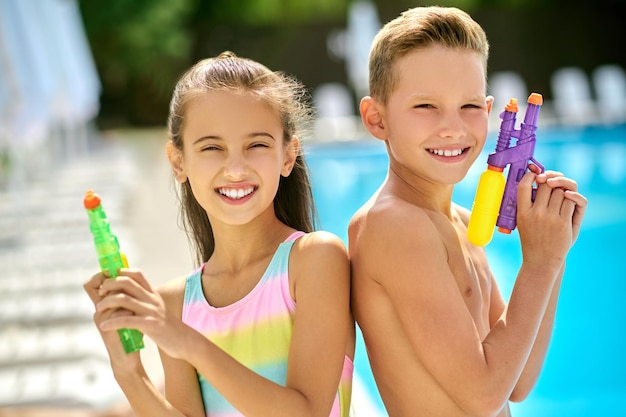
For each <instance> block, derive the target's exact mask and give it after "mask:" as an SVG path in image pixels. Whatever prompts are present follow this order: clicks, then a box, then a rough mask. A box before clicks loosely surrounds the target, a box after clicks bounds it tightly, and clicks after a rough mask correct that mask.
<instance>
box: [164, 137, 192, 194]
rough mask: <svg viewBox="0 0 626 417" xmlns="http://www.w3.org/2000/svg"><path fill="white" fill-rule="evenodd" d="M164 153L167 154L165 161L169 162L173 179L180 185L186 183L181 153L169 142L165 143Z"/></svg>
mask: <svg viewBox="0 0 626 417" xmlns="http://www.w3.org/2000/svg"><path fill="white" fill-rule="evenodd" d="M165 152H166V153H167V159H168V160H169V161H170V165H171V166H172V171H173V172H174V178H176V181H178V182H179V183H181V184H182V183H184V182H185V181H187V174H185V169H184V166H183V154H182V152H181V151H179V150H178V149H177V148H176V146H174V144H173V143H172V141H171V140H170V141H168V142H167V145H165Z"/></svg>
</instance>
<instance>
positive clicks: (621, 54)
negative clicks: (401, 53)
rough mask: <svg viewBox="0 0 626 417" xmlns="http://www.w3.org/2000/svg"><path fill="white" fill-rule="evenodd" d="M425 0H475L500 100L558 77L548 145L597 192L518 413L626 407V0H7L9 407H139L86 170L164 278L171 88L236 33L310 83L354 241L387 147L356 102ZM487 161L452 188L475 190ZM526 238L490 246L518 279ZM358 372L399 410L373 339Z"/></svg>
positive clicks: (365, 389)
mask: <svg viewBox="0 0 626 417" xmlns="http://www.w3.org/2000/svg"><path fill="white" fill-rule="evenodd" d="M429 4H439V5H448V6H457V7H460V8H462V9H464V10H466V11H467V12H469V13H470V14H471V15H472V17H473V18H474V19H475V20H476V21H478V22H479V23H480V24H481V26H482V27H483V28H484V29H485V31H486V32H487V36H488V38H489V41H490V45H491V53H490V60H489V69H488V72H489V89H490V93H491V94H493V95H494V96H495V97H496V103H495V108H496V109H501V108H502V107H503V106H504V105H505V104H506V102H508V99H509V98H510V97H517V98H518V99H519V100H520V102H523V101H525V98H526V97H527V96H528V94H529V92H531V91H536V92H540V93H542V94H543V96H544V100H545V101H544V106H543V108H542V111H541V119H540V130H539V133H538V145H537V156H538V158H539V159H540V160H541V161H543V162H544V165H546V166H549V167H554V168H556V169H560V170H563V171H566V172H567V173H568V174H569V175H571V176H573V177H574V178H576V179H577V180H579V184H580V186H581V190H583V192H584V193H585V194H586V195H587V196H588V198H589V200H590V208H589V212H588V214H587V218H586V225H585V229H584V230H583V233H582V234H581V238H580V239H579V242H578V243H577V245H576V246H575V248H574V250H573V253H572V256H571V257H570V258H571V259H572V261H571V262H570V264H569V265H568V272H567V277H566V281H565V284H564V290H563V297H562V301H561V307H560V310H559V316H558V318H557V326H556V328H555V339H554V343H553V345H552V347H551V350H550V353H549V357H548V360H547V363H546V368H545V371H544V373H543V374H542V377H541V379H540V381H539V383H538V386H537V388H536V390H535V391H534V392H533V394H532V396H531V398H529V399H528V400H527V401H526V402H525V403H524V405H519V406H518V405H515V406H514V407H515V408H514V415H516V416H541V415H546V416H548V415H568V416H581V417H582V416H585V417H586V416H592V415H597V414H602V410H606V411H607V413H608V411H609V410H610V411H611V413H612V415H626V412H622V414H619V413H620V411H615V410H619V409H623V406H622V405H621V404H618V399H619V398H624V394H626V385H625V383H624V381H623V374H624V372H625V371H626V362H625V359H624V357H623V351H624V349H626V341H625V338H624V333H625V331H626V318H625V316H626V314H625V313H626V311H625V309H624V307H623V305H624V303H623V295H624V290H625V289H626V283H625V282H626V281H625V280H624V278H626V276H625V275H626V274H625V272H624V270H623V268H620V267H619V262H618V259H620V256H622V253H623V249H624V244H623V240H622V239H621V236H623V234H624V233H625V232H626V197H625V194H624V192H625V191H626V168H625V167H626V125H625V122H626V75H625V74H624V69H625V68H626V53H625V51H624V44H625V42H626V25H624V24H623V22H624V19H625V18H626V1H624V0H597V1H595V2H593V4H590V3H589V2H582V1H576V0H570V1H566V0H501V1H496V0H459V1H448V0H442V1H438V2H428V1H421V2H420V1H408V0H376V1H375V0H239V1H237V2H233V1H231V0H177V1H171V0H132V1H131V0H108V1H88V0H83V1H78V0H0V416H54V415H59V416H71V415H76V416H87V415H93V416H122V415H129V416H130V415H132V413H130V412H129V411H128V409H127V407H126V404H125V401H124V398H123V396H122V395H121V393H120V392H119V389H118V388H117V385H116V383H115V381H114V380H113V378H112V375H111V372H110V369H109V366H108V360H107V356H106V352H104V348H103V346H102V345H101V342H100V339H99V336H98V334H97V332H96V331H95V328H94V327H93V324H92V322H91V316H92V311H93V308H92V306H91V304H90V302H89V300H88V299H87V296H86V295H85V294H84V293H83V291H82V283H83V282H84V281H85V280H86V279H88V278H89V276H91V275H92V274H93V273H94V272H95V270H96V269H97V258H96V256H95V251H94V249H93V243H92V238H91V235H90V233H89V230H88V226H87V217H86V215H85V213H84V209H83V208H82V204H81V199H82V197H83V194H84V192H85V191H86V189H88V188H94V189H95V190H96V192H98V193H99V194H100V195H101V196H102V198H103V206H104V207H105V210H107V212H108V214H109V217H110V220H111V223H112V225H113V232H114V233H116V234H117V235H118V237H119V239H120V242H121V244H122V248H123V249H124V251H125V252H126V253H127V254H128V256H129V259H130V263H131V266H136V267H140V268H141V269H142V270H144V272H145V273H146V275H147V276H148V277H149V279H150V280H151V282H152V283H153V284H154V285H159V284H161V283H163V282H165V281H166V280H168V279H170V278H172V277H175V276H179V275H183V274H185V273H186V272H187V271H188V270H189V269H190V268H191V267H192V256H191V253H190V251H189V250H188V246H187V241H186V237H185V235H184V233H183V232H182V230H181V228H180V227H179V224H178V221H177V219H178V217H177V216H178V214H177V211H178V207H177V201H176V197H175V195H174V192H173V189H172V186H173V184H172V181H171V178H170V175H169V172H168V167H167V164H166V158H165V155H164V152H163V151H164V144H165V141H166V140H167V139H166V134H165V129H164V126H165V121H166V117H167V111H168V104H169V99H170V96H171V92H172V89H173V87H174V85H175V83H176V81H177V79H178V78H179V77H180V76H181V75H182V73H183V72H184V71H185V70H186V69H187V68H188V67H189V66H191V65H192V64H194V63H195V62H196V61H198V60H200V59H203V58H206V57H209V56H215V55H217V54H219V53H220V52H222V51H224V50H231V51H234V52H235V53H237V54H238V55H240V56H245V57H248V58H252V59H255V60H258V61H260V62H262V63H263V64H265V65H266V66H268V67H269V68H271V69H274V70H281V71H284V72H286V73H289V74H292V75H294V76H295V77H297V78H298V79H299V80H301V81H302V82H303V83H304V84H305V85H306V86H307V87H308V88H309V89H310V92H311V96H312V100H313V104H314V105H315V107H316V109H317V114H318V117H317V119H316V123H315V125H314V129H313V130H312V131H311V133H310V137H308V138H307V145H306V146H307V152H308V154H309V155H308V156H309V163H310V166H311V171H312V178H313V185H314V193H315V196H316V200H317V201H318V206H319V207H318V208H319V211H320V218H321V225H322V227H323V228H325V229H328V230H331V231H333V232H335V233H337V234H338V235H339V236H341V237H342V238H343V239H344V241H345V240H346V235H345V228H346V226H347V221H348V220H349V217H350V215H351V214H352V213H353V212H354V210H356V209H357V208H358V207H359V206H360V205H361V204H362V203H363V202H364V201H365V199H366V198H367V197H368V196H369V195H370V194H371V193H372V192H373V191H374V190H375V189H376V188H377V186H378V185H379V184H380V182H381V181H382V179H383V178H384V173H385V169H386V163H387V160H386V155H385V151H384V147H382V146H381V144H380V143H379V142H377V141H374V140H373V139H371V138H369V137H368V136H367V135H366V134H365V132H364V131H363V129H362V128H361V123H360V119H359V118H358V116H357V106H358V101H359V99H360V98H361V97H362V96H363V95H366V94H367V56H368V53H369V47H370V44H371V40H372V38H373V37H374V35H375V33H376V31H377V30H378V29H379V28H380V26H381V25H382V24H383V23H385V22H387V21H389V20H391V19H392V18H394V17H396V16H397V15H398V14H399V13H400V12H402V11H403V10H406V9H407V8H410V7H414V6H417V5H429ZM521 107H522V109H521V111H523V106H521ZM497 116H498V111H494V112H492V121H491V122H492V123H491V132H490V137H489V138H488V143H487V145H486V152H489V151H491V149H493V144H495V139H494V137H493V135H494V133H497V128H498V123H499V120H498V117H497ZM485 158H486V154H485ZM476 165H477V168H476V170H473V171H471V172H470V174H469V175H468V180H467V182H465V183H464V184H460V185H459V187H457V188H458V189H457V192H456V194H455V199H456V200H457V202H459V203H461V204H463V205H466V206H470V205H471V203H472V198H473V192H474V190H475V186H476V181H477V176H478V175H479V174H480V171H482V169H483V166H484V161H479V162H477V164H476ZM478 165H480V166H478ZM331 184H332V187H331V186H330V185H331ZM516 242H517V240H516V239H515V237H506V238H503V237H501V236H496V237H495V238H494V242H493V243H492V244H490V246H489V247H488V251H489V254H490V259H491V260H492V261H493V265H494V271H495V272H496V276H498V277H503V278H502V281H501V282H500V286H501V288H502V289H503V292H505V295H508V293H509V292H510V289H511V286H512V280H510V279H509V280H506V279H505V278H504V277H510V276H514V273H515V269H516V267H517V265H518V263H519V261H520V260H519V248H518V247H517V243H516ZM568 278H569V280H570V281H569V282H570V283H571V285H570V286H568ZM147 342H148V346H147V348H146V350H145V351H144V352H143V355H144V358H145V361H146V364H147V367H148V370H149V373H150V374H151V376H152V377H153V378H154V379H155V381H157V383H158V381H159V379H160V378H162V375H161V374H160V364H159V360H158V355H157V354H156V349H155V347H154V346H153V345H151V344H150V341H147ZM356 371H357V374H356V377H355V393H354V397H355V401H354V403H355V405H354V408H355V415H357V416H372V417H377V416H384V415H385V414H384V411H383V408H382V403H381V401H380V398H379V397H378V395H377V393H376V389H375V384H374V382H373V379H372V377H371V374H370V373H369V367H368V364H367V358H366V352H365V350H364V347H363V346H362V343H360V344H359V346H358V348H357V359H356ZM566 375H567V376H566ZM616 413H617V414H616Z"/></svg>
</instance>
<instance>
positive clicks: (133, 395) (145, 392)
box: [84, 273, 204, 417]
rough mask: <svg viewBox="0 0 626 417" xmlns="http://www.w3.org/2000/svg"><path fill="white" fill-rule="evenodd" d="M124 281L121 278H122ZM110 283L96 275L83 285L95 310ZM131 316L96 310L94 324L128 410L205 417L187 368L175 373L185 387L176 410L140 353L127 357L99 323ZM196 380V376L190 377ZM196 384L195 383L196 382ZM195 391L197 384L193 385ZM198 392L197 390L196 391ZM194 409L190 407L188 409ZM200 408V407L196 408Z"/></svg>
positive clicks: (114, 333) (113, 335)
mask: <svg viewBox="0 0 626 417" xmlns="http://www.w3.org/2000/svg"><path fill="white" fill-rule="evenodd" d="M122 279H124V278H122ZM108 281H113V280H105V277H104V275H102V274H101V273H98V274H96V275H94V276H93V277H92V278H91V279H90V280H89V281H87V282H86V283H85V285H84V288H85V291H86V292H87V294H88V295H89V298H91V300H92V302H93V303H94V304H95V305H96V306H98V305H99V303H100V302H101V301H102V300H103V297H104V293H103V292H102V290H101V287H102V285H103V284H104V283H105V282H108ZM129 314H131V313H130V312H129V311H127V310H116V309H104V310H102V309H98V308H97V309H96V313H95V315H94V322H95V324H96V326H97V328H98V329H99V331H100V334H101V336H102V339H103V341H104V344H105V346H106V349H107V352H108V354H109V358H110V362H111V367H112V370H113V374H114V376H115V379H116V381H117V382H118V384H119V386H120V388H121V389H122V391H123V392H124V395H125V396H126V398H127V400H128V402H129V404H130V406H131V407H132V409H133V411H134V412H135V414H136V415H137V416H156V415H158V416H175V417H180V416H186V417H201V416H202V417H204V410H203V407H202V400H201V399H200V395H199V392H198V393H197V395H194V392H193V389H192V388H193V379H191V378H190V377H189V376H190V375H191V374H190V373H189V372H188V371H189V370H188V368H190V367H189V365H188V364H180V365H181V366H180V368H179V371H177V372H176V374H177V375H178V377H177V378H176V379H177V380H178V383H179V385H180V386H187V388H188V392H187V394H186V402H185V403H186V404H188V406H187V407H185V408H179V409H176V408H175V407H173V406H172V404H170V403H169V402H168V401H167V400H166V399H165V398H164V397H163V396H162V395H161V393H160V392H159V390H158V389H157V388H156V387H155V386H154V384H153V383H152V381H151V380H150V378H149V377H148V374H147V373H146V371H145V368H144V367H143V364H142V362H141V356H140V352H133V353H130V354H127V353H126V352H125V351H124V348H123V347H122V344H121V343H120V339H119V335H118V333H117V331H104V330H102V329H101V323H102V322H104V321H106V320H110V319H114V318H115V317H122V316H128V315H129ZM193 375H194V376H195V372H194V373H193ZM196 381H197V380H196ZM195 385H196V387H197V385H198V384H197V382H196V383H195ZM196 390H197V388H196ZM190 405H193V406H190ZM198 405H199V406H198Z"/></svg>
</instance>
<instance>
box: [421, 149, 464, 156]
mask: <svg viewBox="0 0 626 417" xmlns="http://www.w3.org/2000/svg"><path fill="white" fill-rule="evenodd" d="M429 151H430V153H432V154H435V155H439V156H459V155H461V154H462V153H463V149H453V150H450V149H446V150H443V149H429Z"/></svg>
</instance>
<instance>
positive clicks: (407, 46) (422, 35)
mask: <svg viewBox="0 0 626 417" xmlns="http://www.w3.org/2000/svg"><path fill="white" fill-rule="evenodd" d="M432 45H442V46H445V47H449V48H461V49H470V50H474V51H476V52H478V53H479V54H481V55H482V57H483V59H484V63H485V71H486V70H487V58H488V56H489V43H488V42H487V36H486V35H485V31H484V30H483V29H482V28H481V27H480V25H479V24H478V23H476V21H474V20H473V19H472V18H471V17H470V15H468V14H467V13H465V12H464V11H462V10H460V9H457V8H455V7H439V6H430V7H415V8H413V9H409V10H406V11H405V12H403V13H402V14H401V15H400V16H398V17H397V18H395V19H394V20H392V21H390V22H388V23H387V24H386V25H385V26H383V28H382V29H381V30H380V31H379V32H378V34H377V35H376V37H375V38H374V42H373V44H372V50H371V51H370V57H369V88H370V95H371V96H372V97H373V98H375V99H376V100H378V101H380V102H382V103H387V100H388V98H389V95H390V94H391V92H392V91H393V89H394V87H395V85H396V79H397V77H396V72H395V63H396V61H397V60H398V59H399V58H401V57H403V56H404V55H406V54H407V53H409V52H411V51H414V50H416V49H422V48H426V47H428V46H432Z"/></svg>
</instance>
